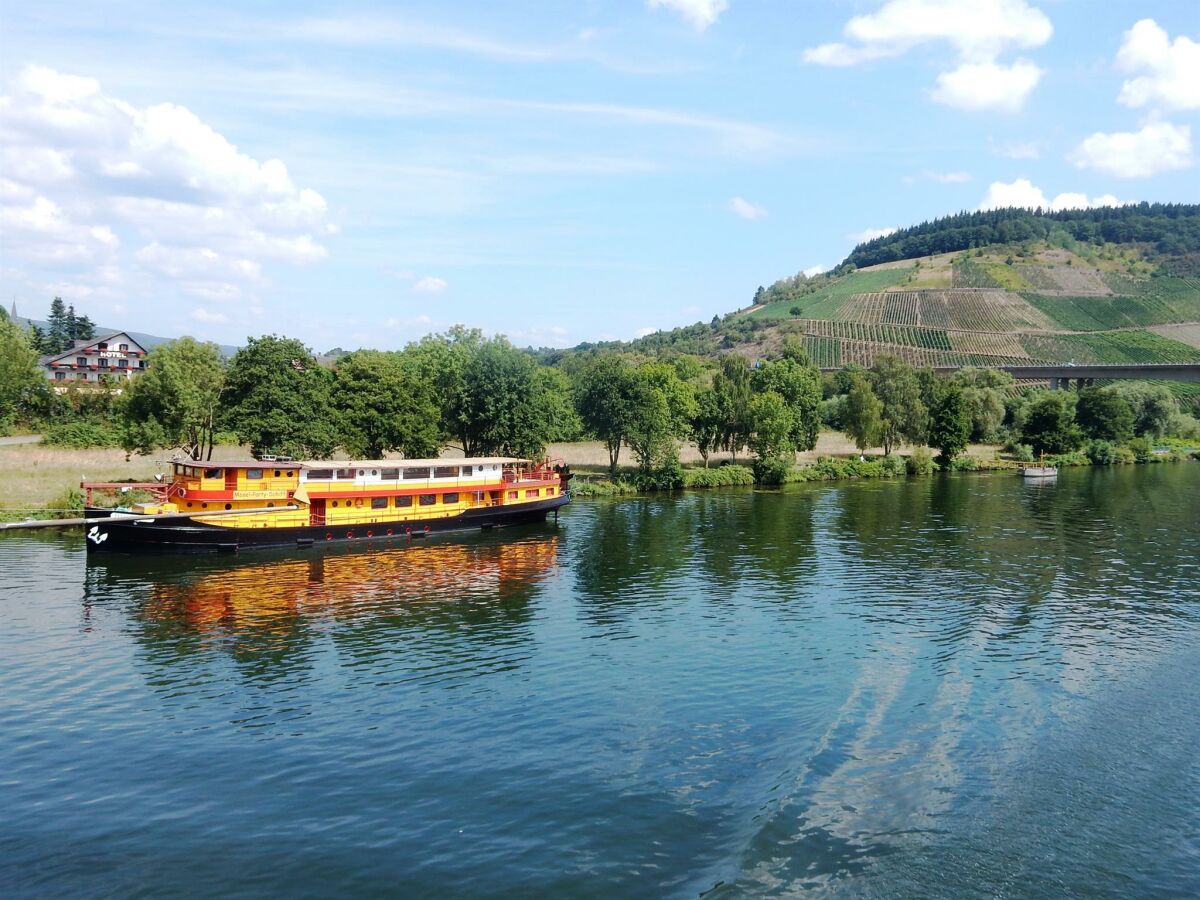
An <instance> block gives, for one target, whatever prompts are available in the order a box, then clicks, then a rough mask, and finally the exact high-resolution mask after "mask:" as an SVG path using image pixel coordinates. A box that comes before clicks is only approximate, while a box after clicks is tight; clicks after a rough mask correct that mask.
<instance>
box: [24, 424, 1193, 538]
mask: <svg viewBox="0 0 1200 900" xmlns="http://www.w3.org/2000/svg"><path fill="white" fill-rule="evenodd" d="M546 452H547V455H548V456H550V457H551V458H553V459H561V460H562V461H563V462H565V463H567V464H568V465H570V466H571V468H572V469H573V470H574V471H575V472H576V477H575V479H574V480H573V481H572V483H571V488H572V492H573V493H575V494H576V495H577V496H614V495H623V494H636V493H642V492H644V491H647V490H655V489H661V487H660V486H656V485H654V484H647V483H645V482H642V483H640V484H639V482H638V479H637V472H636V470H634V469H633V468H632V467H628V466H626V467H622V469H621V471H620V473H619V474H618V476H617V478H616V479H615V480H614V479H612V478H610V477H609V475H608V453H607V451H606V450H605V449H604V445H603V444H601V443H600V442H599V441H581V442H578V443H572V444H552V445H550V447H548V448H547V451H546ZM1197 453H1200V450H1197V448H1195V447H1191V446H1188V445H1187V444H1186V443H1185V442H1182V441H1171V440H1169V439H1168V440H1166V441H1164V442H1163V446H1160V447H1158V448H1157V449H1153V448H1150V449H1147V446H1145V445H1143V446H1142V447H1140V448H1139V452H1137V453H1135V452H1134V451H1133V450H1130V449H1129V448H1126V447H1116V448H1113V453H1112V454H1111V456H1110V457H1106V458H1107V459H1108V462H1107V463H1101V462H1097V460H1096V459H1093V458H1092V457H1089V456H1088V454H1087V453H1086V452H1085V451H1077V452H1075V453H1069V454H1064V455H1062V456H1056V457H1047V458H1046V461H1047V462H1048V463H1052V464H1054V465H1058V466H1079V465H1098V464H1122V463H1138V462H1142V463H1148V462H1163V461H1169V460H1176V459H1187V458H1189V457H1192V456H1194V455H1195V454H1197ZM248 455H249V453H248V451H247V450H246V449H245V448H244V447H238V446H232V445H223V446H219V447H217V448H215V450H214V451H213V458H214V459H217V460H221V459H245V458H246V457H247V456H248ZM453 455H455V454H453V453H450V454H447V456H453ZM910 458H911V457H910V452H909V451H904V452H897V453H893V454H892V455H891V456H883V455H882V453H880V452H878V451H876V452H872V453H869V454H867V456H866V458H865V459H859V454H858V451H857V449H856V448H855V447H854V445H853V443H852V442H850V441H849V440H848V439H847V438H846V436H845V435H843V434H840V433H838V432H828V431H827V432H822V433H821V435H820V438H819V440H818V443H817V447H816V448H815V449H814V450H812V451H810V452H808V453H798V454H796V456H795V462H794V465H793V468H792V469H790V470H789V471H788V472H787V473H786V474H785V475H784V477H783V483H785V484H789V483H797V482H805V481H840V480H844V479H860V478H899V477H906V476H924V475H928V474H931V472H932V471H933V467H932V466H930V465H929V464H927V463H920V464H916V465H914V463H913V462H910ZM701 460H702V458H701V456H700V454H699V452H698V451H697V450H696V448H695V445H692V444H684V445H683V446H682V447H681V448H680V463H681V465H680V468H679V470H678V477H679V480H678V483H676V484H671V485H669V486H668V487H670V488H672V489H673V488H680V487H682V488H684V489H700V488H715V487H736V486H740V485H752V484H754V483H755V477H754V470H753V468H752V463H753V461H752V460H751V459H747V458H746V457H745V456H744V455H743V456H740V457H738V459H737V461H736V462H735V461H734V459H733V457H732V456H731V455H730V454H728V453H714V454H710V455H709V467H707V468H705V467H704V466H703V465H702V464H701ZM1019 465H1020V463H1019V462H1018V461H1017V460H1016V459H1015V458H1013V457H1012V456H1010V455H1005V454H1004V453H1003V452H1002V450H1001V448H1000V447H999V446H997V445H994V444H972V445H971V446H970V447H968V448H967V451H966V452H965V453H963V454H962V455H961V456H959V457H957V458H956V459H955V460H954V462H953V464H952V465H951V471H955V472H976V471H990V470H998V469H1000V470H1002V469H1016V468H1017V467H1018V466H1019ZM168 468H169V460H168V457H167V456H166V455H165V454H164V455H161V456H157V455H156V456H149V457H147V456H133V457H131V458H129V459H126V455H125V452H124V451H123V450H117V449H91V450H76V449H70V448H65V447H47V446H45V445H41V444H9V445H0V518H2V519H9V520H11V519H23V518H29V517H31V516H38V515H42V514H50V513H52V512H54V511H57V510H66V509H78V508H80V505H81V503H82V494H81V493H80V491H79V482H80V481H81V480H84V479H86V480H88V481H109V482H116V481H150V480H152V479H153V478H154V476H155V475H156V474H159V473H164V472H166V471H168Z"/></svg>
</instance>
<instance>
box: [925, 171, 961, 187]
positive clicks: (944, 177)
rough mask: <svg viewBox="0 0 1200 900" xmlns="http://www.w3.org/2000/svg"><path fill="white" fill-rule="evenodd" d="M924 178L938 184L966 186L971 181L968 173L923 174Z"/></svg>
mask: <svg viewBox="0 0 1200 900" xmlns="http://www.w3.org/2000/svg"><path fill="white" fill-rule="evenodd" d="M922 174H923V175H924V176H925V178H927V179H928V180H930V181H936V182H937V183H938V184H966V183H967V182H968V181H970V180H971V174H970V173H969V172H924V173H922Z"/></svg>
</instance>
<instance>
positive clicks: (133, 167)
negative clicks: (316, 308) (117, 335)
mask: <svg viewBox="0 0 1200 900" xmlns="http://www.w3.org/2000/svg"><path fill="white" fill-rule="evenodd" d="M0 171H3V172H4V183H3V185H0V239H2V240H3V242H4V247H5V250H6V252H7V253H9V254H10V255H12V256H14V257H17V258H21V259H23V260H25V261H26V262H27V263H29V264H30V265H32V266H34V267H41V274H42V276H43V277H45V278H47V279H63V278H66V277H73V278H75V279H76V280H75V282H74V285H75V287H74V289H73V290H71V287H72V286H71V283H70V282H69V281H68V283H67V284H66V285H65V287H66V288H68V289H69V290H68V292H69V293H73V295H74V296H77V297H78V296H81V295H82V293H81V292H82V290H83V289H84V286H85V285H86V284H87V282H88V280H89V279H90V278H93V277H95V275H96V272H98V271H99V267H101V266H104V267H108V269H110V270H111V272H115V273H116V274H117V277H111V274H110V276H109V277H108V278H107V281H108V282H109V283H110V284H117V283H119V282H120V281H121V278H120V277H119V276H120V272H121V270H122V268H123V267H124V266H125V265H128V264H129V263H130V262H133V263H135V264H136V266H137V269H138V271H139V272H140V273H141V274H143V275H146V276H149V277H150V278H151V279H152V280H151V282H150V285H149V286H150V288H151V289H152V290H155V291H159V292H161V294H163V295H166V296H170V294H171V293H173V292H174V290H175V289H176V288H180V287H182V288H183V289H184V290H187V291H189V292H191V293H195V294H198V295H204V296H206V297H240V296H243V295H244V290H245V289H246V288H247V287H248V286H251V285H255V284H260V285H261V284H263V283H265V282H264V281H263V279H262V275H261V270H262V265H263V263H264V262H266V261H276V262H282V263H292V264H296V263H307V262H313V261H316V260H319V259H322V258H323V257H324V256H325V255H326V250H325V248H324V247H323V246H321V244H320V243H319V241H318V238H317V236H318V235H321V234H324V233H327V229H328V225H327V223H326V222H325V217H326V213H327V209H326V203H325V200H324V198H323V197H322V196H321V195H320V194H319V193H317V192H316V191H314V190H312V189H309V188H304V187H301V186H299V185H297V184H295V183H294V182H293V180H292V178H291V176H290V174H289V172H288V170H287V166H286V165H285V164H284V163H283V162H282V161H280V160H278V159H269V160H266V161H259V160H256V159H254V158H253V157H251V156H249V155H247V154H245V153H242V152H241V151H239V150H238V149H237V147H236V146H234V144H233V143H231V142H230V141H229V140H228V138H226V137H225V136H224V135H222V134H220V133H219V132H217V131H216V130H215V129H213V128H212V127H211V126H210V125H208V124H207V123H205V122H204V121H203V120H201V119H200V118H199V117H198V116H197V115H196V114H195V113H193V112H192V111H191V110H189V109H187V108H186V107H183V106H178V105H176V104H172V103H161V104H156V105H152V106H146V107H139V106H135V105H133V104H131V103H128V102H126V101H124V100H122V99H120V98H119V97H115V96H113V95H111V94H108V93H106V92H105V91H104V89H103V88H102V86H101V85H100V83H99V82H98V81H97V80H95V79H93V78H86V77H81V76H78V75H71V74H65V73H62V72H58V71H55V70H54V69H50V68H47V67H45V66H37V65H31V66H27V67H25V68H24V69H23V70H21V72H20V73H19V74H18V75H17V76H16V78H15V79H14V81H13V82H12V83H11V84H10V85H8V87H7V89H6V90H5V92H4V95H3V96H0ZM127 254H128V255H127ZM72 266H73V267H74V268H73V269H70V267H72ZM86 266H92V267H95V268H94V270H93V271H92V272H91V273H84V272H82V271H81V269H82V268H84V267H86ZM117 299H119V298H117V297H116V296H115V295H114V296H113V297H112V300H113V302H114V303H115V302H116V301H117ZM198 321H200V320H198ZM206 321H209V322H215V320H213V319H209V320H206Z"/></svg>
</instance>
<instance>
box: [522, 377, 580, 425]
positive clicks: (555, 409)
mask: <svg viewBox="0 0 1200 900" xmlns="http://www.w3.org/2000/svg"><path fill="white" fill-rule="evenodd" d="M533 393H534V396H535V397H536V398H538V406H539V407H540V409H541V410H542V414H543V415H545V416H546V425H547V429H546V437H547V439H548V440H549V441H550V442H551V443H561V442H564V441H577V440H579V438H580V437H581V436H582V434H583V422H581V421H580V420H579V413H577V412H576V411H575V404H574V402H573V400H572V396H571V379H570V378H568V377H567V374H566V373H565V372H563V371H562V370H561V369H556V368H551V367H549V366H538V367H536V368H535V369H534V371H533Z"/></svg>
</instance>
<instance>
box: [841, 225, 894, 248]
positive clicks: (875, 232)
mask: <svg viewBox="0 0 1200 900" xmlns="http://www.w3.org/2000/svg"><path fill="white" fill-rule="evenodd" d="M895 232H896V228H895V226H892V225H889V226H888V227H886V228H864V229H863V230H862V231H859V232H856V233H855V234H852V235H850V238H851V240H853V241H854V242H855V243H856V244H865V243H866V242H867V241H873V240H875V238H881V237H887V236H888V235H889V234H894V233H895Z"/></svg>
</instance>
